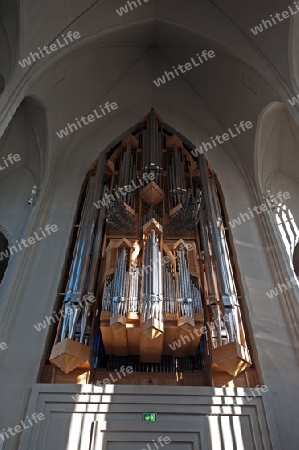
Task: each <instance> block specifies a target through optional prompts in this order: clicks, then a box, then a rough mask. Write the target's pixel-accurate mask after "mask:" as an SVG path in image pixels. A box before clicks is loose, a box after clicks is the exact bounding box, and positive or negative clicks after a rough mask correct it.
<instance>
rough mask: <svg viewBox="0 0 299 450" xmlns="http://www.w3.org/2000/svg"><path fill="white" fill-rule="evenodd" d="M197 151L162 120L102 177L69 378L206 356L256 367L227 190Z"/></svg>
mask: <svg viewBox="0 0 299 450" xmlns="http://www.w3.org/2000/svg"><path fill="white" fill-rule="evenodd" d="M190 149H191V146H190V145H189V144H187V143H186V142H185V141H184V139H183V138H182V137H180V136H178V135H176V134H175V133H174V132H173V131H172V130H171V129H170V128H169V127H167V125H165V124H163V123H162V121H161V120H160V118H159V117H158V116H157V115H156V114H155V112H154V110H151V112H150V113H149V114H148V115H147V116H146V117H145V118H144V120H143V121H142V123H141V124H139V125H138V126H136V127H135V129H134V130H132V131H131V133H129V134H128V135H127V136H126V138H125V139H123V140H122V141H121V142H119V144H118V145H116V146H115V147H114V148H113V149H111V150H110V151H109V152H108V153H107V159H106V166H105V168H104V170H102V172H103V173H100V172H101V170H100V169H101V167H100V164H99V162H96V163H95V164H94V166H93V167H92V169H91V171H90V173H89V175H88V182H87V188H86V189H85V191H84V195H83V196H84V201H83V202H82V204H83V207H82V211H81V217H80V224H79V227H78V233H77V238H76V243H75V246H74V251H73V257H72V264H71V266H70V270H69V274H68V282H67V286H66V290H65V297H64V301H63V315H62V317H61V319H60V323H59V325H58V328H57V334H56V339H55V342H54V346H53V348H52V352H51V356H50V361H51V363H52V364H54V365H56V366H58V367H60V368H61V370H63V371H64V372H66V373H67V372H69V371H71V370H73V369H74V368H76V367H90V368H91V369H96V368H97V367H99V364H100V361H101V358H104V359H105V357H107V356H109V358H114V359H115V358H135V359H136V358H138V361H139V363H138V364H144V363H148V364H155V365H156V366H159V364H162V361H165V358H171V357H173V358H190V357H194V355H196V354H198V351H199V350H198V349H199V348H200V349H201V357H202V360H203V363H204V366H205V367H211V370H212V371H225V372H228V373H229V374H231V375H232V376H236V375H237V374H238V373H240V372H241V371H243V370H245V369H247V368H248V367H249V366H250V365H251V359H250V356H249V351H248V347H247V343H246V338H245V332H244V327H243V323H242V316H241V310H240V304H239V299H240V295H239V293H238V290H237V285H236V279H235V274H234V272H233V269H232V262H231V261H232V258H231V254H230V250H229V244H228V237H227V231H226V228H225V217H223V213H222V211H223V208H222V207H221V197H220V195H219V193H218V189H217V182H216V179H215V176H214V173H213V171H212V169H211V167H210V166H209V165H208V164H207V161H206V160H205V158H204V157H203V155H200V157H199V158H198V159H195V158H194V157H193V156H192V154H191V152H190ZM99 200H100V207H98V206H97V207H96V206H95V205H99ZM95 343H96V344H95ZM209 362H210V363H209ZM159 367H160V366H159ZM161 367H162V366H161ZM186 367H187V366H186ZM188 367H189V366H188Z"/></svg>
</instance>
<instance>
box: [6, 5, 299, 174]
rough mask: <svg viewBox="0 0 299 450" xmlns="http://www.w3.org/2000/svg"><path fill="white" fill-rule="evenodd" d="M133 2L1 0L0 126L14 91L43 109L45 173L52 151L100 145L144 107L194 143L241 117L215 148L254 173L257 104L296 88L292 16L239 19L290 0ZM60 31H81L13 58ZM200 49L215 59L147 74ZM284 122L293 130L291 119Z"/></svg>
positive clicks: (11, 109) (56, 155) (12, 106)
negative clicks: (168, 74) (272, 21)
mask: <svg viewBox="0 0 299 450" xmlns="http://www.w3.org/2000/svg"><path fill="white" fill-rule="evenodd" d="M139 3H141V5H140V6H138V7H137V8H133V10H132V11H129V12H128V13H126V14H124V15H123V16H119V15H118V14H117V13H116V9H119V8H120V7H121V6H124V5H125V4H126V2H125V1H124V0H99V1H94V0H66V1H64V2H61V1H60V0H52V1H51V2H48V1H46V0H39V1H36V0H23V1H22V2H20V5H18V4H17V2H15V3H14V2H11V3H10V7H8V6H7V5H8V2H6V1H3V0H0V6H1V10H2V21H1V22H0V31H1V26H2V31H3V33H4V31H5V33H6V41H5V44H3V46H5V49H6V50H5V52H4V53H3V55H6V56H5V58H6V59H5V58H4V57H3V60H2V61H1V57H2V55H1V56H0V68H2V74H3V76H4V77H5V80H6V87H5V90H4V92H3V94H2V95H1V97H0V136H1V135H2V134H3V133H4V132H5V130H6V128H7V126H8V124H9V122H10V121H12V123H13V121H14V120H15V119H13V117H14V114H15V113H16V111H17V110H18V108H19V107H20V105H21V103H22V102H23V101H24V98H25V97H33V98H34V99H35V100H36V101H38V102H39V103H40V107H41V108H44V110H45V117H46V119H45V120H46V124H45V127H44V129H45V130H47V131H46V132H45V143H44V144H42V142H43V140H42V139H40V140H39V142H40V145H42V147H43V148H42V149H41V150H40V151H41V153H43V154H44V163H45V164H46V166H47V170H48V171H51V170H53V168H55V167H57V165H58V164H59V162H60V161H61V158H70V157H72V155H73V154H74V152H75V149H76V148H77V147H78V146H79V147H80V146H82V143H84V145H85V146H86V147H88V146H95V145H97V146H98V151H100V150H101V149H102V148H104V147H105V146H107V145H108V144H109V143H110V142H111V141H112V140H113V139H114V138H115V137H117V136H119V135H121V134H122V133H123V132H124V131H125V130H126V129H128V128H130V127H131V126H132V125H133V124H134V123H136V122H139V121H140V120H141V119H142V117H143V116H144V115H145V114H146V113H147V112H148V111H149V109H150V107H151V106H153V107H155V109H156V110H157V112H158V113H159V115H160V116H161V117H162V119H163V120H164V121H165V122H167V123H169V124H170V125H171V126H173V127H174V128H176V129H178V130H179V131H180V132H181V133H182V134H185V135H186V136H187V137H188V139H190V140H191V141H192V142H193V143H194V144H195V145H198V146H199V145H200V144H201V143H202V141H207V140H209V139H210V137H211V136H215V135H216V134H223V133H224V132H226V131H227V129H228V128H230V127H232V126H233V124H235V123H239V122H240V121H241V120H243V121H251V122H252V123H253V124H254V127H253V128H252V129H251V130H249V131H247V132H246V133H243V134H242V135H240V136H238V137H237V138H236V139H234V140H230V141H228V142H226V143H224V144H223V145H222V146H221V151H225V152H227V153H228V154H230V155H231V157H232V158H234V159H235V160H236V161H239V162H240V161H241V164H242V165H243V167H244V168H245V170H247V171H248V173H249V174H251V175H252V176H253V175H254V149H255V140H256V132H257V126H258V124H259V116H260V114H261V112H262V111H263V109H264V108H265V107H267V105H269V104H270V103H271V102H282V103H284V104H285V105H288V102H287V99H288V98H290V97H292V96H293V95H295V94H296V89H297V86H296V81H295V80H296V76H295V74H296V70H297V69H296V67H297V59H296V58H297V57H296V52H293V39H294V36H296V35H297V27H296V23H295V22H296V20H297V18H296V16H294V17H291V18H290V19H287V20H284V21H283V22H280V23H278V24H277V25H276V26H273V27H271V28H269V29H267V30H265V31H263V32H262V33H259V34H257V35H256V36H255V35H254V34H253V33H252V32H251V31H250V29H251V28H254V27H255V26H256V25H258V24H260V23H261V21H262V19H268V18H269V16H270V14H275V13H276V12H281V11H283V10H286V9H287V7H288V5H289V2H288V1H287V0H279V1H278V0H275V1H273V0H272V1H270V0H263V2H260V0H252V1H251V2H236V1H235V0H225V1H224V2H223V0H221V1H220V0H211V1H207V0H187V1H186V0H184V2H182V1H181V0H149V1H148V2H146V3H144V1H143V0H140V2H139ZM5 5H6V9H5V8H4V6H5ZM4 10H5V14H4V13H3V11H4ZM298 15H299V14H298ZM15 23H18V26H17V29H15V28H14V24H15ZM1 24H2V25H1ZM68 30H71V31H73V32H74V31H78V32H79V33H80V34H81V38H80V39H79V40H78V41H76V42H74V43H73V44H71V45H68V46H65V47H64V48H63V49H61V50H60V51H57V52H53V53H52V54H50V55H48V56H46V57H44V58H41V59H40V60H38V61H37V62H35V63H34V64H31V65H30V66H28V67H26V68H22V67H21V65H20V64H18V61H20V60H21V61H22V59H23V58H26V57H28V56H29V54H30V52H34V51H37V48H38V47H41V48H42V47H43V46H44V45H49V44H50V43H52V42H53V41H54V40H55V39H57V38H59V37H60V36H61V35H62V34H64V35H66V33H67V31H68ZM15 36H18V41H19V42H17V41H16V38H15ZM3 42H4V41H3ZM204 49H206V50H214V52H215V54H216V57H215V58H214V59H212V60H209V61H207V62H205V63H204V64H202V65H201V66H200V67H196V68H194V69H193V70H190V71H188V72H186V73H185V74H181V75H180V76H178V77H177V78H175V79H174V80H171V81H169V82H167V83H166V84H165V85H163V86H160V87H156V86H155V84H154V83H153V80H154V79H156V78H158V77H160V76H161V75H163V73H164V71H166V70H167V71H170V70H171V69H172V66H174V65H175V66H178V64H185V63H186V62H189V61H190V59H191V58H192V57H193V58H194V57H195V56H196V54H197V53H201V51H202V50H204ZM293 53H294V56H293ZM4 59H5V61H4ZM13 62H14V63H13ZM298 92H299V90H298ZM106 101H110V102H117V104H118V106H119V108H118V109H117V110H116V111H115V112H113V113H112V114H111V115H107V116H106V117H103V118H101V119H100V120H97V121H95V122H93V123H92V124H89V125H88V126H85V127H83V128H82V129H81V130H80V132H76V133H73V134H70V136H68V137H65V138H63V139H59V138H58V137H57V135H56V131H59V130H60V129H62V128H64V127H66V124H67V123H68V122H69V123H71V122H74V119H75V118H76V117H81V116H82V115H83V116H86V115H88V114H89V113H90V112H92V110H93V109H95V108H96V107H98V106H99V105H100V104H103V103H105V102H106ZM282 106H283V105H282ZM288 106H289V105H288ZM289 107H290V106H289ZM297 114H298V113H297V110H296V108H295V107H290V117H291V116H293V118H294V120H295V121H297V119H298V117H299V116H298V117H297ZM292 120H293V119H292ZM293 128H294V129H295V128H296V129H295V133H297V125H296V124H295V122H294V127H293ZM46 161H47V163H46Z"/></svg>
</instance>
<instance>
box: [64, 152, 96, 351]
mask: <svg viewBox="0 0 299 450" xmlns="http://www.w3.org/2000/svg"><path fill="white" fill-rule="evenodd" d="M98 166H99V161H98ZM100 189H101V183H100V181H99V176H97V177H96V176H95V175H93V176H91V177H90V179H89V186H88V188H87V196H86V199H85V203H84V207H83V211H82V215H81V223H80V228H79V232H78V238H77V242H76V246H75V251H74V258H73V262H72V266H71V270H70V277H69V281H68V285H67V292H66V296H65V299H64V315H63V319H62V320H63V322H62V327H61V335H60V340H61V341H62V340H64V339H65V338H69V339H74V337H75V333H76V329H77V323H78V320H79V317H80V315H81V313H82V317H81V326H80V335H79V338H78V340H79V342H81V343H86V341H85V333H86V327H87V319H88V317H89V314H90V309H91V307H92V305H93V303H94V302H95V298H94V296H93V293H94V288H95V286H94V281H95V278H94V275H93V274H94V272H95V267H96V266H97V264H98V251H99V249H100V246H101V242H102V241H101V235H102V229H101V224H102V225H103V220H104V216H103V214H102V215H101V214H100V217H98V214H99V212H98V211H95V209H94V208H93V207H92V205H93V202H95V201H96V200H97V199H98V198H99V195H100ZM97 224H99V226H100V230H99V227H97ZM90 253H92V255H93V257H92V260H91V261H90V258H89V255H90ZM82 297H83V299H82Z"/></svg>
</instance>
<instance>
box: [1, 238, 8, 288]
mask: <svg viewBox="0 0 299 450" xmlns="http://www.w3.org/2000/svg"><path fill="white" fill-rule="evenodd" d="M7 247H8V240H7V239H6V237H5V236H4V234H3V233H1V232H0V283H1V282H2V280H3V277H4V273H5V271H6V268H7V265H8V260H9V252H8V250H7Z"/></svg>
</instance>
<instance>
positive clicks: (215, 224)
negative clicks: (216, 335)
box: [199, 155, 240, 343]
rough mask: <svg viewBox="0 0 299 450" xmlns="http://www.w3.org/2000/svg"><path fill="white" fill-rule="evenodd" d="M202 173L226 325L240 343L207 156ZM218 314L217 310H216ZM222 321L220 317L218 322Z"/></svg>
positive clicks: (200, 160)
mask: <svg viewBox="0 0 299 450" xmlns="http://www.w3.org/2000/svg"><path fill="white" fill-rule="evenodd" d="M199 166H200V174H201V177H202V184H203V188H204V192H205V196H204V198H205V205H206V209H207V219H208V225H209V230H210V236H211V243H212V249H213V253H214V255H215V257H216V260H217V265H218V275H219V280H220V285H221V292H222V302H223V306H224V309H225V313H226V326H227V330H228V334H229V341H230V342H233V341H234V340H235V336H236V338H237V341H238V342H239V343H240V329H239V320H238V315H237V311H236V308H238V303H237V299H236V295H235V293H234V292H233V280H232V278H231V268H230V263H229V259H228V257H227V254H226V248H225V247H224V243H225V242H226V241H225V235H224V233H223V230H222V228H221V220H219V219H221V217H220V213H219V210H218V203H217V198H216V192H215V187H214V184H213V181H212V180H210V179H209V176H208V169H207V164H206V161H205V158H204V157H203V156H202V155H201V156H199ZM215 314H216V312H215ZM219 322H220V317H219V316H218V320H217V321H216V323H219Z"/></svg>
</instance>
